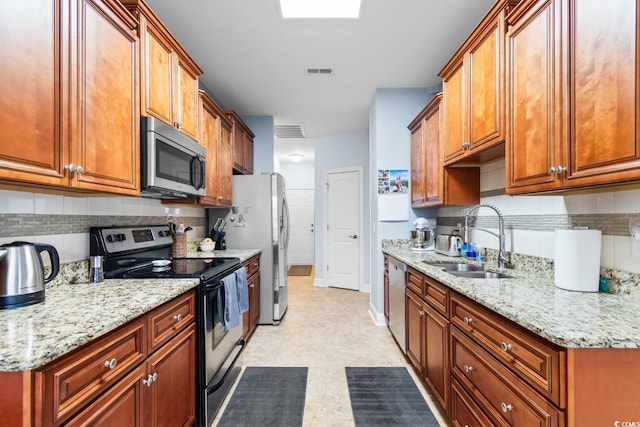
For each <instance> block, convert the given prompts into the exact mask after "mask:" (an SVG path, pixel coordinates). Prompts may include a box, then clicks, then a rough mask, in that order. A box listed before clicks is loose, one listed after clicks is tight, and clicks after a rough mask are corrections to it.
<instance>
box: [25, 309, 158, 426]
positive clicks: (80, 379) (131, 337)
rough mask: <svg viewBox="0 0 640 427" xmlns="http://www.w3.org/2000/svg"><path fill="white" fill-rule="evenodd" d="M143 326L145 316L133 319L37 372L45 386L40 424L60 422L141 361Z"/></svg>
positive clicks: (143, 353)
mask: <svg viewBox="0 0 640 427" xmlns="http://www.w3.org/2000/svg"><path fill="white" fill-rule="evenodd" d="M145 325H146V324H145V319H144V318H141V319H138V320H135V321H133V322H131V323H130V324H128V325H127V326H125V327H123V328H122V329H119V330H117V331H115V332H113V333H111V334H109V335H107V336H105V337H103V338H99V339H98V340H96V341H94V342H92V343H91V344H89V345H88V346H87V347H84V348H82V349H80V350H78V351H76V352H73V353H72V354H71V355H70V356H68V357H63V358H61V359H58V361H56V362H54V363H53V364H52V365H51V366H49V367H47V368H45V369H44V370H42V371H40V372H37V373H36V381H39V380H40V381H42V382H43V385H44V390H43V391H44V393H43V396H44V398H43V399H44V402H42V408H43V411H44V412H43V425H58V424H60V423H61V422H62V421H64V420H65V419H66V418H68V417H69V416H71V414H73V413H75V412H76V411H77V410H79V409H80V408H81V407H83V406H84V405H85V404H87V403H88V402H90V401H91V400H92V399H94V398H95V397H96V396H98V395H99V394H100V393H102V392H103V391H105V390H106V389H108V388H109V387H111V386H112V385H113V384H114V383H115V382H116V381H118V380H119V379H120V378H122V377H123V376H124V375H126V374H127V372H129V371H130V370H131V369H132V368H133V367H134V366H136V365H137V364H139V363H140V362H142V361H143V360H144V359H145V358H146V326H145ZM37 400H38V398H37V397H36V404H38V402H37Z"/></svg>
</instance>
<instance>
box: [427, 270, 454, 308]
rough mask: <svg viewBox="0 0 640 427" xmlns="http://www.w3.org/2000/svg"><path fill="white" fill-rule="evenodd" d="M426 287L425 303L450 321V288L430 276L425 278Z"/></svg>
mask: <svg viewBox="0 0 640 427" xmlns="http://www.w3.org/2000/svg"><path fill="white" fill-rule="evenodd" d="M424 287H425V289H424V299H425V301H427V302H428V303H429V305H431V306H432V307H433V308H435V309H436V310H438V311H439V312H440V313H441V314H443V315H444V316H445V317H446V318H447V319H448V318H449V288H447V287H446V286H445V285H443V284H442V283H440V282H438V281H437V280H434V279H432V278H431V277H428V276H424Z"/></svg>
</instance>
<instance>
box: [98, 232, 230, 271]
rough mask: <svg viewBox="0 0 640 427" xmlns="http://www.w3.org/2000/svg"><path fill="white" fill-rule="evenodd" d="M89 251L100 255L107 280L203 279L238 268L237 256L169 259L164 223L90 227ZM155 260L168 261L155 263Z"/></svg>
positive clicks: (169, 248) (169, 239)
mask: <svg viewBox="0 0 640 427" xmlns="http://www.w3.org/2000/svg"><path fill="white" fill-rule="evenodd" d="M89 238H90V254H91V255H102V256H103V257H104V276H105V277H106V278H108V279H109V278H110V279H114V278H115V279H133V278H138V279H141V278H144V279H147V278H149V279H154V278H199V279H201V280H202V281H203V282H207V281H208V280H211V279H212V278H215V277H221V276H223V275H225V273H227V272H230V271H232V270H235V269H236V268H238V267H240V259H239V258H230V257H229V258H227V257H217V258H173V259H172V258H171V243H172V242H173V238H172V237H171V233H170V231H169V226H168V225H149V226H118V227H115V226H114V227H92V228H91V229H90V230H89ZM159 260H163V261H170V263H169V264H168V265H166V266H165V265H158V264H162V263H159V262H158V261H159Z"/></svg>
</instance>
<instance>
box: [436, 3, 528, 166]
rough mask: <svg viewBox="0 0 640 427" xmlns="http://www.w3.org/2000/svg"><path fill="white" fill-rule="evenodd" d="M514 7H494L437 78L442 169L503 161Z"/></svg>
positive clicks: (501, 5) (508, 4)
mask: <svg viewBox="0 0 640 427" xmlns="http://www.w3.org/2000/svg"><path fill="white" fill-rule="evenodd" d="M517 2H518V1H517V0H500V1H498V2H497V3H496V4H495V5H494V6H493V8H492V9H491V10H490V11H489V13H487V15H486V16H485V17H484V19H483V20H482V22H480V24H479V25H478V26H477V27H476V29H475V30H474V32H473V33H472V34H471V35H470V36H469V37H468V38H467V40H466V41H465V42H464V44H463V45H462V46H461V47H460V49H458V51H457V52H456V54H455V55H454V56H453V58H452V59H451V60H450V61H449V63H448V64H447V65H446V66H445V67H444V68H443V69H442V71H441V72H440V77H442V82H443V92H444V102H443V105H444V140H445V142H444V162H445V164H446V165H450V164H454V163H459V162H461V163H471V164H479V163H484V162H486V161H489V160H493V159H497V158H500V157H502V156H503V155H504V144H503V142H504V139H505V106H504V87H505V83H504V82H505V76H504V35H505V31H506V30H505V16H506V14H507V13H508V12H509V10H511V9H512V8H513V6H514V5H515V4H516V3H517Z"/></svg>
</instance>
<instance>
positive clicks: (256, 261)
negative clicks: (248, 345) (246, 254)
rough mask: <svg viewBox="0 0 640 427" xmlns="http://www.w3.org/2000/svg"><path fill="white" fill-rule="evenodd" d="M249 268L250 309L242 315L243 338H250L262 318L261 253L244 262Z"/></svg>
mask: <svg viewBox="0 0 640 427" xmlns="http://www.w3.org/2000/svg"><path fill="white" fill-rule="evenodd" d="M242 265H243V266H244V267H245V268H246V269H247V286H248V287H249V310H248V311H247V312H245V313H244V314H243V317H242V327H243V332H242V338H244V339H245V340H248V339H249V337H250V336H251V335H252V334H253V332H254V331H255V330H256V327H257V326H258V320H259V319H260V255H256V256H254V257H252V258H250V259H249V260H247V261H245V262H244V263H243V264H242Z"/></svg>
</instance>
